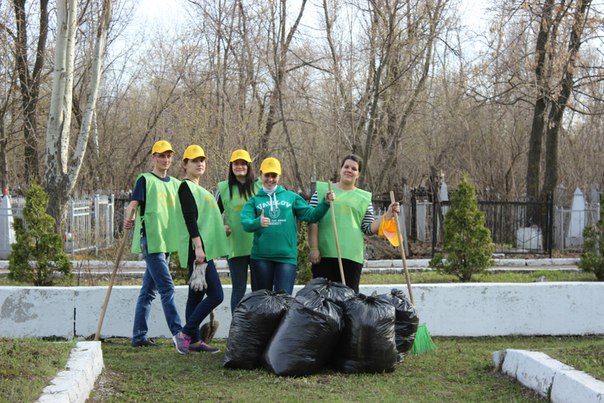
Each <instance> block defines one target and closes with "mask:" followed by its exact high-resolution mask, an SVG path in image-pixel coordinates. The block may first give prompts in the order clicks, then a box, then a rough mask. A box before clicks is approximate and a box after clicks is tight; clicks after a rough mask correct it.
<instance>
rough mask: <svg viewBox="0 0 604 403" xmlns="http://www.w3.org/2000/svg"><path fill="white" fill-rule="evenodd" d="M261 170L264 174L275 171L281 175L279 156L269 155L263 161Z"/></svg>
mask: <svg viewBox="0 0 604 403" xmlns="http://www.w3.org/2000/svg"><path fill="white" fill-rule="evenodd" d="M260 172H262V173H263V174H269V173H274V174H277V175H281V163H280V162H279V160H278V159H277V158H273V157H268V158H266V159H265V160H264V161H262V165H260Z"/></svg>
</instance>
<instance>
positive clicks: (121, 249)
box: [94, 209, 134, 341]
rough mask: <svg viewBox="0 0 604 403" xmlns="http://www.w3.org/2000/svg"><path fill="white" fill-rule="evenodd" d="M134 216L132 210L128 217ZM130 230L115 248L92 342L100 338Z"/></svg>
mask: <svg viewBox="0 0 604 403" xmlns="http://www.w3.org/2000/svg"><path fill="white" fill-rule="evenodd" d="M133 216H134V209H132V211H131V213H130V217H128V218H130V219H131V218H132V217H133ZM130 231H131V230H124V233H123V234H122V238H121V239H120V242H119V245H118V247H117V254H116V256H115V262H114V265H113V272H112V273H111V280H110V281H109V287H108V288H107V294H106V295H105V302H104V303H103V309H102V310H101V317H100V319H99V324H98V325H97V328H96V333H95V335H94V340H95V341H98V340H99V338H100V337H101V328H102V327H103V320H105V313H106V312H107V305H109V298H110V297H111V290H113V284H114V283H115V277H116V274H117V269H118V268H119V267H120V262H121V260H122V255H123V254H124V247H125V246H126V243H127V240H128V236H129V235H130Z"/></svg>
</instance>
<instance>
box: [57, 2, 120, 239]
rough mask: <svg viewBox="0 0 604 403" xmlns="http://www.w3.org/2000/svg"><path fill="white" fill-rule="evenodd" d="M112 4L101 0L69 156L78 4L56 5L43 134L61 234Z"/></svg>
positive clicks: (97, 80)
mask: <svg viewBox="0 0 604 403" xmlns="http://www.w3.org/2000/svg"><path fill="white" fill-rule="evenodd" d="M111 10H112V0H104V1H103V8H102V12H101V20H100V22H99V27H98V30H97V36H96V40H95V45H94V51H93V56H92V57H93V59H92V61H91V63H90V69H91V79H90V83H89V87H88V91H87V100H86V107H85V109H84V113H83V115H82V124H81V125H80V130H79V133H78V137H77V141H76V145H75V149H74V151H73V154H72V155H71V156H70V155H69V148H68V147H69V143H70V129H71V115H72V104H73V82H74V63H75V40H76V32H77V0H62V1H59V2H58V3H57V22H58V24H57V25H58V30H57V43H56V49H55V69H54V77H53V85H52V96H51V100H50V111H49V114H48V128H47V132H46V172H45V180H46V182H45V188H46V191H47V192H48V194H49V195H53V197H50V200H49V204H48V213H49V214H50V215H51V216H53V218H54V219H55V220H56V227H57V230H58V231H59V232H60V233H61V232H63V228H64V226H65V216H66V215H65V213H66V206H67V202H68V200H69V198H70V197H71V195H72V192H73V189H74V187H75V184H76V183H77V180H78V177H79V173H80V168H81V166H82V161H83V159H84V155H85V153H86V148H87V145H88V139H89V136H90V127H91V123H92V119H93V117H94V110H95V108H96V101H97V97H98V90H99V86H100V80H101V67H102V62H103V55H104V52H105V45H106V40H107V31H108V28H109V22H110V20H111Z"/></svg>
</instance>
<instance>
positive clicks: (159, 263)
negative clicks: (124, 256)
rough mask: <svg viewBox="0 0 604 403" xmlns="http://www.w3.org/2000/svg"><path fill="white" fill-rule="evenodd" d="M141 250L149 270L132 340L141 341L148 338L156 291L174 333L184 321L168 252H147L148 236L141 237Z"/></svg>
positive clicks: (144, 282)
mask: <svg viewBox="0 0 604 403" xmlns="http://www.w3.org/2000/svg"><path fill="white" fill-rule="evenodd" d="M141 250H142V252H143V257H144V258H145V263H146V264H147V270H145V274H144V275H143V286H142V287H141V291H140V293H139V294H138V300H137V301H136V308H135V310H134V327H133V329H132V342H133V343H134V342H140V341H143V340H145V339H146V338H147V331H148V327H147V320H148V319H149V313H150V312H151V302H153V300H154V299H155V295H156V291H157V292H159V295H160V297H161V305H162V308H163V309H164V315H165V317H166V322H167V323H168V327H169V328H170V332H171V333H172V335H175V334H176V333H178V332H180V331H181V330H182V323H181V321H180V316H179V315H178V310H177V309H176V303H175V302H174V282H173V281H172V276H171V275H170V269H169V268H168V257H169V254H168V253H163V252H160V253H147V238H146V237H141Z"/></svg>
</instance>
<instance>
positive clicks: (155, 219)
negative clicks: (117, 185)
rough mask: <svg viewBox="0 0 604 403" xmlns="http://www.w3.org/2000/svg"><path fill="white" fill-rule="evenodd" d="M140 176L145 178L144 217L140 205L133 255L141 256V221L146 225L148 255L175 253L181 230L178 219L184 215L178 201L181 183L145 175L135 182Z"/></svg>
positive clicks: (174, 179) (171, 179) (175, 180)
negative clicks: (139, 254) (138, 254)
mask: <svg viewBox="0 0 604 403" xmlns="http://www.w3.org/2000/svg"><path fill="white" fill-rule="evenodd" d="M141 176H144V177H145V215H144V216H141V208H140V206H139V207H138V211H137V212H136V223H135V226H134V234H133V236H132V253H141V227H142V221H144V222H145V235H146V237H147V252H148V253H161V252H164V253H168V252H176V251H177V250H178V233H179V231H181V228H180V227H179V225H178V223H179V222H180V221H178V219H177V218H178V217H179V216H182V211H181V210H180V202H179V200H178V187H179V186H180V181H179V180H178V179H176V178H173V177H171V178H170V181H169V182H164V181H162V180H161V179H159V178H158V177H157V176H155V175H153V174H152V173H142V174H140V175H139V176H138V177H137V178H136V181H138V179H139V178H140V177H141ZM136 181H135V182H134V183H136Z"/></svg>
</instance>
